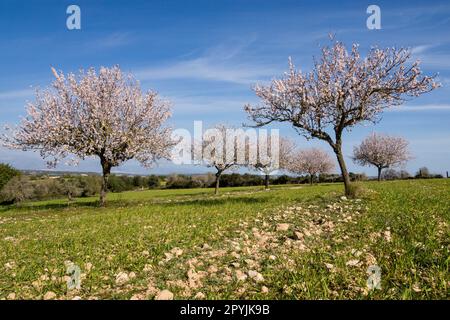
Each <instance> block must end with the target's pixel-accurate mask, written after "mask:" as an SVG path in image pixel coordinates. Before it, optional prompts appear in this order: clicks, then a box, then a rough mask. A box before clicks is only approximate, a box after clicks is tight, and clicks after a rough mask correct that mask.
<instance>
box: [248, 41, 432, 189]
mask: <svg viewBox="0 0 450 320" xmlns="http://www.w3.org/2000/svg"><path fill="white" fill-rule="evenodd" d="M410 57H411V51H410V50H408V49H396V48H387V49H379V48H372V49H371V50H370V51H369V52H368V54H367V56H366V57H365V58H362V57H361V56H360V53H359V49H358V45H356V44H354V45H353V46H352V49H351V51H350V52H348V51H347V49H346V48H345V46H344V44H343V43H341V42H335V43H334V45H333V46H332V47H328V46H325V47H324V48H323V49H322V56H321V58H320V59H319V60H317V61H315V62H314V68H313V70H312V71H311V72H309V73H304V72H301V71H297V70H296V69H295V67H294V65H293V64H292V62H291V61H289V67H290V68H289V72H287V73H286V74H285V76H284V77H282V78H281V79H276V80H273V81H272V83H271V84H269V85H267V86H260V85H257V86H256V87H255V88H254V91H255V93H256V95H257V96H258V97H260V98H261V100H262V103H261V105H259V106H250V105H247V106H246V107H245V110H246V111H247V113H248V114H249V117H250V118H251V119H252V120H253V121H254V122H255V123H256V125H257V126H263V125H266V124H269V123H271V122H274V121H278V122H289V123H291V124H292V126H293V127H294V128H295V129H296V130H297V131H298V133H299V134H301V135H304V136H305V137H306V138H308V139H310V138H317V139H321V140H324V141H326V142H327V143H328V144H329V145H330V146H331V147H332V148H333V151H334V152H335V154H336V157H337V159H338V162H339V166H340V168H341V172H342V176H343V178H344V183H345V190H346V194H347V195H348V194H349V193H350V188H349V186H350V179H349V175H348V172H347V168H346V165H345V160H344V157H343V155H342V133H343V131H344V129H350V128H351V127H353V126H355V125H357V124H360V123H362V122H367V121H369V122H377V121H378V120H379V116H380V114H381V113H382V111H383V110H385V109H386V108H389V107H392V106H395V105H400V104H402V103H403V102H404V101H405V99H406V98H408V97H417V96H419V95H421V94H423V93H426V92H429V91H431V90H433V89H435V88H436V87H438V84H436V82H435V81H434V77H429V76H423V75H422V72H421V70H420V68H419V62H418V61H416V62H413V63H412V64H411V65H409V64H408V62H409V60H410Z"/></svg>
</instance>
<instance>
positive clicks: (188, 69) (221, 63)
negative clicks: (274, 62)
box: [135, 40, 279, 85]
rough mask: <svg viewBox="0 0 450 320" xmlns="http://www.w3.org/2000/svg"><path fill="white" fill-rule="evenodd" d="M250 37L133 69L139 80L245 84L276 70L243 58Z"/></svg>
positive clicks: (262, 78)
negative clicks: (165, 61)
mask: <svg viewBox="0 0 450 320" xmlns="http://www.w3.org/2000/svg"><path fill="white" fill-rule="evenodd" d="M253 41H254V40H250V41H248V42H246V43H244V44H242V43H241V44H238V45H226V44H222V45H219V46H216V47H214V48H210V49H209V50H207V52H206V53H205V54H203V55H201V56H199V57H196V58H192V59H186V60H182V61H180V62H174V63H171V64H167V65H165V66H160V67H148V68H143V69H140V70H138V71H136V72H135V75H136V77H137V78H138V79H140V80H141V81H145V80H155V79H195V80H212V81H224V82H231V83H237V84H245V85H249V84H252V83H255V82H257V81H259V80H264V79H267V78H268V77H271V76H272V75H273V74H278V73H279V70H278V69H276V68H273V67H271V66H268V65H266V64H264V65H263V64H257V63H255V61H251V60H249V59H243V58H242V57H241V56H240V54H241V53H242V52H243V51H244V49H245V48H247V47H248V46H249V45H250V43H252V42H253Z"/></svg>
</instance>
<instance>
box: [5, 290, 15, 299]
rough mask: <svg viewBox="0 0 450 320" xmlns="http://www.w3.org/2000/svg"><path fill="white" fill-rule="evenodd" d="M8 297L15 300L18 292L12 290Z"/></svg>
mask: <svg viewBox="0 0 450 320" xmlns="http://www.w3.org/2000/svg"><path fill="white" fill-rule="evenodd" d="M6 299H8V300H15V299H16V294H15V293H14V292H11V293H10V294H8V296H7V297H6Z"/></svg>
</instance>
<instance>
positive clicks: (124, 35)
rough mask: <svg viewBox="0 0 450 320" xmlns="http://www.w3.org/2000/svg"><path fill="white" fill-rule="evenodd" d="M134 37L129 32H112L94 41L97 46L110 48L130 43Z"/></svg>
mask: <svg viewBox="0 0 450 320" xmlns="http://www.w3.org/2000/svg"><path fill="white" fill-rule="evenodd" d="M134 40H135V37H134V36H133V35H132V34H131V33H129V32H114V33H111V34H109V35H107V36H105V37H103V38H99V39H97V40H96V41H95V45H96V46H98V47H104V48H112V47H120V46H123V45H127V44H130V43H131V42H133V41H134Z"/></svg>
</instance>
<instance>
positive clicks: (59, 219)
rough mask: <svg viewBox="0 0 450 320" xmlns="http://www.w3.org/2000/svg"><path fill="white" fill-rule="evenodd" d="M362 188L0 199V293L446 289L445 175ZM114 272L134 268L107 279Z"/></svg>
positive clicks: (293, 294)
mask: <svg viewBox="0 0 450 320" xmlns="http://www.w3.org/2000/svg"><path fill="white" fill-rule="evenodd" d="M364 188H366V189H368V190H370V191H371V192H367V193H366V196H364V197H363V198H362V199H357V200H342V199H341V198H340V197H341V195H342V194H341V193H342V189H343V186H342V185H339V184H329V185H315V186H312V187H310V186H306V185H305V186H294V187H292V186H291V187H274V188H272V190H270V191H263V190H261V189H260V188H255V187H248V188H223V189H222V190H221V192H222V194H221V195H219V196H214V195H213V190H210V189H189V190H150V191H141V192H126V193H120V194H110V195H109V196H108V200H109V202H108V206H107V207H106V208H98V207H96V203H97V202H96V201H97V199H96V198H86V199H77V200H76V201H75V202H74V203H71V204H70V205H68V204H67V201H66V200H52V201H42V202H33V203H26V204H22V205H20V206H4V207H0V299H2V298H7V297H8V296H9V298H16V299H41V298H43V297H44V295H45V294H46V293H48V292H50V291H51V292H54V293H55V294H56V297H57V298H58V299H71V298H73V297H75V296H79V297H81V298H83V299H129V298H131V297H132V296H134V298H139V299H152V298H153V297H154V296H155V294H157V292H158V291H159V290H163V289H168V290H170V291H171V292H173V293H174V296H175V299H193V298H195V297H197V298H200V295H198V294H199V293H201V295H203V296H204V297H205V298H207V299H225V298H229V299H322V298H324V299H345V298H351V299H448V298H449V286H450V283H449V282H450V277H449V256H450V255H449V247H450V227H449V223H450V180H444V179H442V180H411V181H395V182H382V183H376V182H368V183H364ZM281 223H287V224H288V227H289V228H288V230H286V231H281V230H277V226H278V225H279V224H281ZM205 244H207V245H205ZM178 249H179V250H178ZM176 252H178V256H177V255H176V254H175V253H176ZM180 253H181V254H180ZM69 261H70V262H73V263H75V264H76V265H78V266H79V267H80V268H81V272H82V282H81V288H80V289H79V290H68V289H67V284H66V280H67V278H64V276H66V264H67V262H69ZM370 265H378V266H379V267H380V268H381V272H382V273H381V289H380V290H369V289H368V288H367V285H366V281H367V277H368V274H367V273H366V272H367V268H368V266H370ZM249 271H256V272H257V273H259V274H260V275H262V277H263V278H264V279H263V280H262V279H259V280H262V281H256V280H255V279H253V278H251V277H249V276H248V272H249ZM120 272H125V273H127V274H128V275H130V274H131V273H134V274H135V277H133V276H132V274H131V276H130V277H129V281H126V282H125V283H123V284H118V283H116V276H117V275H118V274H119V273H120ZM241 273H242V274H246V275H247V278H246V279H243V280H238V278H237V275H240V274H241ZM250 274H252V273H250Z"/></svg>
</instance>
